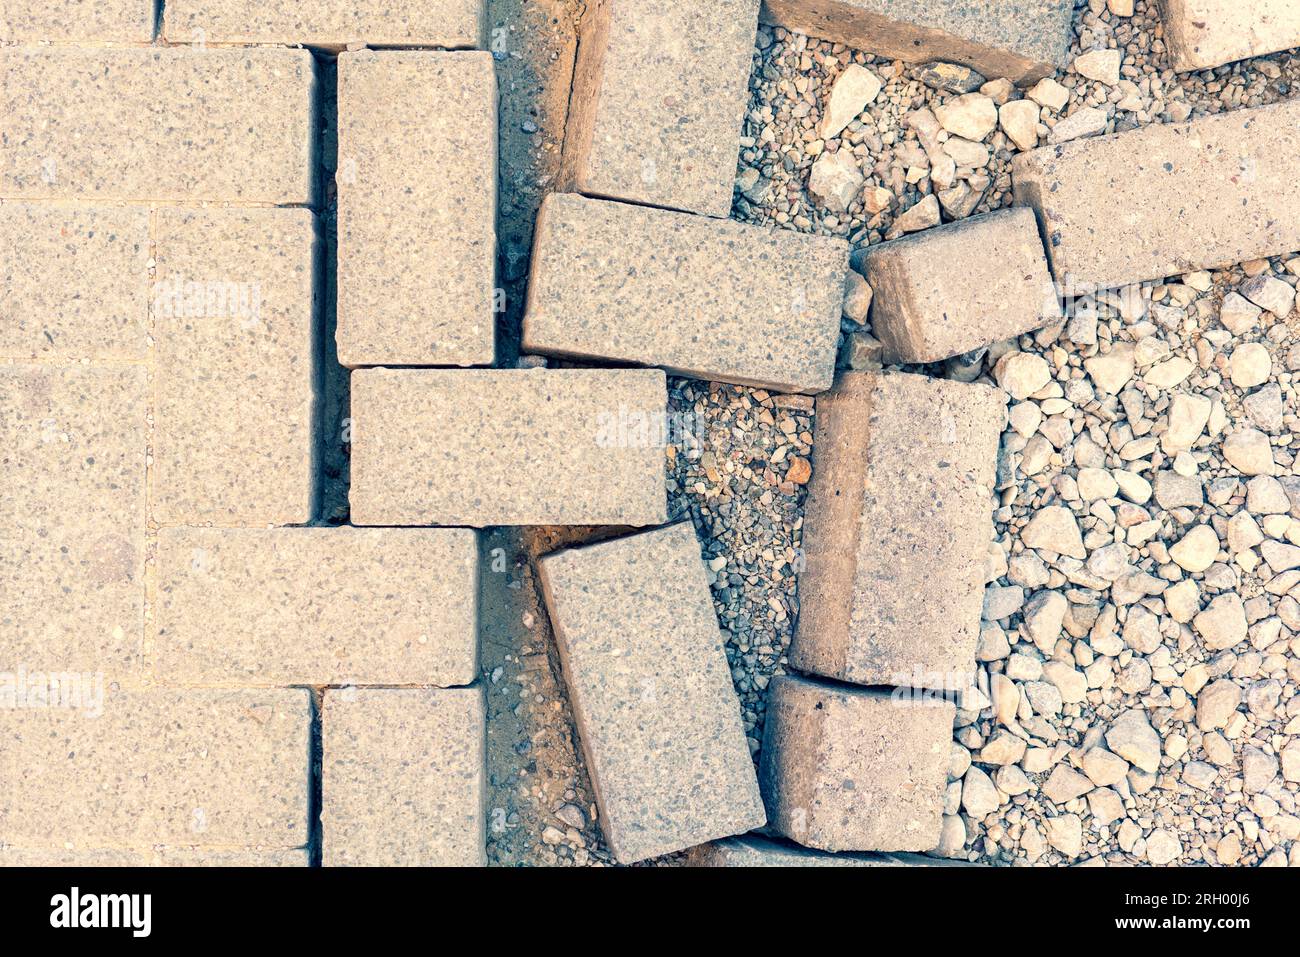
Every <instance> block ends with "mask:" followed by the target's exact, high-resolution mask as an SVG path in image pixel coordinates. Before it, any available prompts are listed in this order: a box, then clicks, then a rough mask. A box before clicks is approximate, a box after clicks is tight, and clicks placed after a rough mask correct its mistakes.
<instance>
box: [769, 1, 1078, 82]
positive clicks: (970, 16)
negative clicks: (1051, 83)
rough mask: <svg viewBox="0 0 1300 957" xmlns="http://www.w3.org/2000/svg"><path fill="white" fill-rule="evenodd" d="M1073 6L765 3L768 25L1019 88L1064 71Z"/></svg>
mask: <svg viewBox="0 0 1300 957" xmlns="http://www.w3.org/2000/svg"><path fill="white" fill-rule="evenodd" d="M1073 16H1074V2H1073V0H764V3H763V18H764V20H765V21H766V22H768V23H772V24H777V25H779V26H783V27H786V28H787V29H790V30H794V31H797V32H799V33H806V34H809V35H810V36H815V37H821V38H823V39H826V40H833V41H835V42H837V43H845V44H848V45H849V46H851V47H856V48H858V49H861V50H870V51H871V52H872V53H874V54H876V55H877V56H883V57H885V58H887V59H898V60H905V61H907V62H909V63H928V62H930V61H932V60H944V61H953V62H956V63H964V64H966V65H967V66H972V67H974V68H975V69H977V70H979V71H980V72H981V73H983V74H984V75H985V76H986V77H989V78H997V77H1007V78H1008V79H1011V80H1015V81H1016V82H1018V83H1028V82H1032V81H1034V80H1038V79H1042V78H1043V77H1044V76H1047V75H1048V74H1049V73H1051V72H1052V71H1053V70H1055V69H1056V68H1057V67H1060V66H1064V65H1065V61H1066V53H1067V51H1068V47H1069V40H1070V23H1071V20H1072V18H1073Z"/></svg>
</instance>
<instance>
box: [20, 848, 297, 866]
mask: <svg viewBox="0 0 1300 957" xmlns="http://www.w3.org/2000/svg"><path fill="white" fill-rule="evenodd" d="M307 865H308V858H307V849H306V848H305V847H297V848H268V849H266V850H261V849H258V848H251V847H250V848H215V847H162V848H152V847H140V848H112V847H105V848H90V849H85V850H68V849H67V848H62V847H53V848H27V847H0V867H306V866H307Z"/></svg>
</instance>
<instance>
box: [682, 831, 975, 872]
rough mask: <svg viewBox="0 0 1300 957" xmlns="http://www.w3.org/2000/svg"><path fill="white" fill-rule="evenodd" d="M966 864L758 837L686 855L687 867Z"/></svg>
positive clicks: (708, 846) (729, 840)
mask: <svg viewBox="0 0 1300 957" xmlns="http://www.w3.org/2000/svg"><path fill="white" fill-rule="evenodd" d="M964 863H965V862H962V861H949V860H943V859H941V858H937V857H926V856H924V855H922V854H851V853H850V854H829V853H826V852H825V851H816V850H812V849H810V848H807V847H802V846H800V845H798V844H790V843H786V842H784V841H777V840H773V839H771V838H768V837H760V836H758V835H756V834H745V835H742V836H741V837H728V838H725V839H723V840H721V841H713V842H711V843H709V844H701V845H700V846H699V847H694V848H691V850H690V851H688V852H687V854H686V866H687V867H961V866H963V865H964Z"/></svg>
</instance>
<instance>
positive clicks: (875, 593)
mask: <svg viewBox="0 0 1300 957" xmlns="http://www.w3.org/2000/svg"><path fill="white" fill-rule="evenodd" d="M1005 401H1006V400H1005V397H1004V396H1003V394H1002V393H1001V392H1000V391H998V390H996V389H992V388H989V387H988V386H984V385H974V384H966V383H961V382H953V381H946V380H942V379H931V378H927V377H925V376H919V375H908V374H901V373H900V374H890V375H879V374H874V373H846V374H844V375H843V376H841V379H840V382H839V383H838V384H837V385H836V387H835V389H833V390H832V391H830V392H828V393H826V394H824V395H822V396H820V397H819V398H818V400H817V423H816V435H815V442H814V448H815V449H816V456H815V458H814V460H813V466H814V471H813V477H812V481H811V483H810V485H809V493H808V501H807V507H806V514H805V519H804V535H803V543H804V549H805V552H806V567H805V569H804V572H803V574H802V575H800V577H799V604H800V614H799V622H798V626H797V630H796V633H795V637H794V642H793V645H792V647H791V650H790V662H791V664H793V665H794V666H795V667H796V668H799V669H801V670H803V671H810V672H813V673H815V674H819V675H824V676H825V677H828V678H837V679H839V680H841V681H851V682H854V683H856V684H863V685H906V686H909V687H955V686H960V687H965V686H966V685H967V684H968V682H969V676H970V674H971V673H972V672H973V670H974V667H975V661H974V655H975V644H976V640H977V639H978V637H979V625H980V612H981V609H982V607H983V598H984V577H985V574H984V573H985V570H986V568H987V564H988V548H989V542H990V541H991V540H992V535H993V524H992V521H993V520H992V504H991V503H992V494H993V492H992V489H993V480H994V473H995V468H996V464H997V452H998V442H999V439H1000V436H1001V432H1002V427H1003V424H1004V422H1005V416H1006V413H1005V411H1004V408H1005ZM962 676H966V680H965V681H963V680H961V678H962Z"/></svg>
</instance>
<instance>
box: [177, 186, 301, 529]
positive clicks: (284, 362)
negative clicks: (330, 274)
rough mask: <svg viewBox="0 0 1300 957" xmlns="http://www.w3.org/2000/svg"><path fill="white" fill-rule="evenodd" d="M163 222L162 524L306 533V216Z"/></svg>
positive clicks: (247, 213)
mask: <svg viewBox="0 0 1300 957" xmlns="http://www.w3.org/2000/svg"><path fill="white" fill-rule="evenodd" d="M155 217H156V225H155V230H156V259H157V269H156V273H155V277H156V285H155V287H154V321H155V332H154V334H155V339H156V344H157V348H156V356H155V385H154V392H155V409H154V438H153V457H154V467H155V473H154V479H153V515H154V518H155V519H156V520H157V521H159V522H161V523H164V524H166V523H201V522H212V523H215V524H219V525H242V524H248V525H268V524H275V525H290V524H296V523H302V522H307V521H310V520H311V517H312V478H311V475H312V445H313V415H314V408H315V393H314V375H315V372H314V368H313V365H314V354H315V350H316V340H315V330H314V328H313V326H314V315H315V312H314V306H313V298H314V297H313V290H314V279H313V269H312V265H313V257H314V244H315V226H314V221H313V216H312V214H311V212H310V211H308V210H305V209H261V210H235V209H203V210H182V209H160V210H158V211H157V212H156V213H155Z"/></svg>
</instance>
